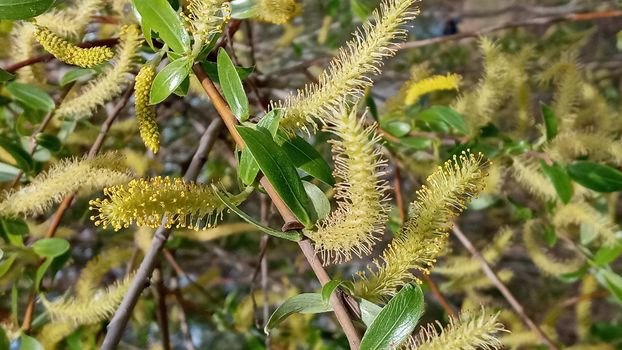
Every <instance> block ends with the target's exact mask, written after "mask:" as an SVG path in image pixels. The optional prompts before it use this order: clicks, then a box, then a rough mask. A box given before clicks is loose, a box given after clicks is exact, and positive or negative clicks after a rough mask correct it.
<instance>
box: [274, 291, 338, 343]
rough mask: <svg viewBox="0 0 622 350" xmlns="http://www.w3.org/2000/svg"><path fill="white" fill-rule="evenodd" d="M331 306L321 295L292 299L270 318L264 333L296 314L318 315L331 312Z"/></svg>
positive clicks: (307, 295) (310, 294) (307, 294)
mask: <svg viewBox="0 0 622 350" xmlns="http://www.w3.org/2000/svg"><path fill="white" fill-rule="evenodd" d="M331 310H332V307H331V306H330V304H328V303H325V302H324V300H323V299H322V295H321V294H319V293H302V294H298V295H296V296H294V297H291V298H289V299H287V300H285V302H284V303H283V304H282V305H281V306H279V307H278V308H277V309H276V310H275V311H274V312H273V313H272V315H271V316H270V319H269V320H268V323H267V324H266V327H265V328H264V332H266V334H267V333H268V332H269V331H270V329H272V328H274V327H276V326H278V325H279V324H280V323H281V322H283V321H284V320H285V319H287V318H288V317H289V316H290V315H292V314H295V313H302V314H317V313H322V312H328V311H331Z"/></svg>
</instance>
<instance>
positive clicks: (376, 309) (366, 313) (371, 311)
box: [359, 299, 382, 328]
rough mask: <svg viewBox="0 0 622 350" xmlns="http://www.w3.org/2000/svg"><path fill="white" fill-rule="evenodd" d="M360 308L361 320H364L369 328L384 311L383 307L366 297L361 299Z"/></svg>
mask: <svg viewBox="0 0 622 350" xmlns="http://www.w3.org/2000/svg"><path fill="white" fill-rule="evenodd" d="M359 309H361V320H362V321H363V323H364V324H365V326H367V328H369V327H370V326H371V325H372V323H374V320H375V319H376V317H378V314H379V313H380V311H382V307H380V306H378V305H376V304H374V303H372V302H371V301H369V300H365V299H361V302H360V303H359Z"/></svg>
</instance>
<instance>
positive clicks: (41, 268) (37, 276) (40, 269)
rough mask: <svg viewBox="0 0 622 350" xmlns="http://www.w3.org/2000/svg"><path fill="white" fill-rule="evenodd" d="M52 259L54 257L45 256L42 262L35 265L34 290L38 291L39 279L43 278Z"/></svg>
mask: <svg viewBox="0 0 622 350" xmlns="http://www.w3.org/2000/svg"><path fill="white" fill-rule="evenodd" d="M52 261H54V258H45V260H44V261H43V263H42V264H41V265H39V267H37V272H35V292H37V293H38V292H39V287H40V286H41V281H42V280H43V277H44V276H45V273H46V272H47V270H48V269H49V268H50V265H52Z"/></svg>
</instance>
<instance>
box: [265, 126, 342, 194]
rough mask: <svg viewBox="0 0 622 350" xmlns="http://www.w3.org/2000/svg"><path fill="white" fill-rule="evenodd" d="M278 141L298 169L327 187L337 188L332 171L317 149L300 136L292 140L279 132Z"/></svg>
mask: <svg viewBox="0 0 622 350" xmlns="http://www.w3.org/2000/svg"><path fill="white" fill-rule="evenodd" d="M276 140H277V142H278V143H279V144H280V145H281V147H282V148H283V150H284V151H285V153H286V154H287V156H288V157H289V159H290V160H291V161H292V162H293V163H294V166H295V167H296V168H299V169H301V170H303V171H304V172H306V173H307V174H309V175H311V176H313V177H314V178H316V179H318V180H320V181H322V182H323V183H325V184H327V185H330V186H335V178H334V177H333V171H332V169H331V168H330V166H329V165H328V163H327V162H326V161H325V160H324V158H323V157H322V155H321V154H320V153H319V152H318V151H317V150H316V149H315V147H313V146H312V145H311V144H309V143H308V142H307V141H305V139H303V138H302V137H300V136H298V135H295V136H294V137H293V138H291V139H290V138H288V137H287V135H285V134H284V133H283V132H279V133H277V135H276Z"/></svg>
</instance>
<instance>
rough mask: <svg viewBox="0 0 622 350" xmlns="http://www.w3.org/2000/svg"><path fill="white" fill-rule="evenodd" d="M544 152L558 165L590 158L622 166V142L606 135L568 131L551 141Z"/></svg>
mask: <svg viewBox="0 0 622 350" xmlns="http://www.w3.org/2000/svg"><path fill="white" fill-rule="evenodd" d="M544 152H545V153H546V154H548V155H549V157H551V159H553V160H554V161H556V162H558V163H571V162H573V161H574V160H575V159H577V158H581V157H589V158H590V160H593V161H597V162H612V163H615V164H618V165H620V164H622V142H620V141H619V140H617V139H615V138H614V137H611V136H609V135H607V134H605V133H587V132H580V131H579V132H578V131H566V132H564V133H562V134H559V135H557V136H556V137H555V138H554V139H553V140H551V141H550V142H549V143H548V144H547V145H546V146H545V148H544Z"/></svg>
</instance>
